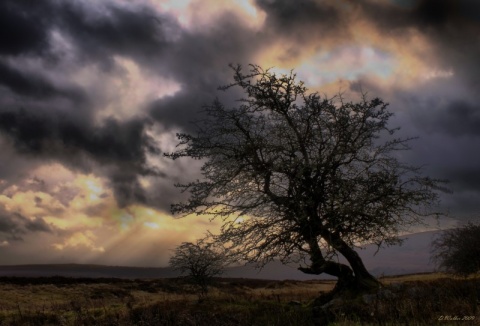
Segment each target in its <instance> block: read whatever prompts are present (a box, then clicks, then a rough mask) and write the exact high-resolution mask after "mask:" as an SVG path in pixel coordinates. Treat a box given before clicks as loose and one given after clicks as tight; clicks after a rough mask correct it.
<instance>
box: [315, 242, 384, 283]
mask: <svg viewBox="0 0 480 326" xmlns="http://www.w3.org/2000/svg"><path fill="white" fill-rule="evenodd" d="M324 239H325V240H326V241H327V242H328V243H329V244H330V245H331V246H332V247H333V248H335V250H337V251H338V252H339V253H341V254H342V256H343V257H345V259H346V260H347V261H348V263H349V264H350V267H351V268H352V270H353V274H354V278H355V281H354V285H353V288H352V289H353V290H355V291H358V292H369V291H374V290H378V288H379V287H380V286H381V284H380V282H379V281H378V280H377V279H376V278H375V277H374V276H373V275H372V274H370V273H369V272H368V271H367V269H366V268H365V265H364V264H363V261H362V259H361V258H360V256H359V255H358V253H357V252H356V251H355V250H354V249H352V248H351V247H350V246H349V245H348V244H347V243H346V242H345V241H343V240H342V239H341V238H340V237H339V236H338V235H335V234H328V235H326V237H324Z"/></svg>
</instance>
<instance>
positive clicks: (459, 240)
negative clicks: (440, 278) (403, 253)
mask: <svg viewBox="0 0 480 326" xmlns="http://www.w3.org/2000/svg"><path fill="white" fill-rule="evenodd" d="M432 259H433V261H434V262H435V263H436V264H437V266H438V267H439V268H440V269H441V270H444V271H446V272H449V273H453V274H458V275H463V276H468V275H470V274H475V273H478V272H480V225H477V224H473V223H467V224H466V225H464V226H463V227H460V228H456V229H450V230H445V231H443V232H442V233H441V234H440V236H438V237H437V238H436V239H435V240H434V241H433V242H432Z"/></svg>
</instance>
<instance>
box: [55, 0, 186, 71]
mask: <svg viewBox="0 0 480 326" xmlns="http://www.w3.org/2000/svg"><path fill="white" fill-rule="evenodd" d="M102 6H104V7H103V8H102V9H103V10H98V11H91V10H90V9H89V8H88V7H86V6H81V5H79V3H78V2H77V3H69V2H62V5H61V6H60V7H59V9H58V11H59V13H60V16H61V22H60V23H59V26H58V27H59V28H61V31H62V33H65V34H66V35H67V37H68V38H69V40H70V41H71V42H73V44H75V46H76V48H77V51H78V53H77V55H78V56H79V57H80V58H81V59H82V60H87V61H94V62H96V63H101V64H103V65H104V68H109V67H110V66H111V65H112V61H111V60H112V56H113V55H123V56H127V57H131V58H134V59H135V60H153V59H155V58H158V57H159V56H161V55H162V54H163V51H164V50H165V49H166V48H167V47H168V46H169V45H170V44H171V42H172V41H171V38H172V37H174V36H175V35H176V34H178V33H179V26H178V24H177V23H176V22H175V20H174V19H172V18H170V17H168V16H165V15H163V16H159V14H157V13H155V12H154V9H153V8H149V7H142V6H140V7H136V8H135V9H132V8H127V7H120V6H116V5H114V4H113V3H108V2H105V3H104V4H102Z"/></svg>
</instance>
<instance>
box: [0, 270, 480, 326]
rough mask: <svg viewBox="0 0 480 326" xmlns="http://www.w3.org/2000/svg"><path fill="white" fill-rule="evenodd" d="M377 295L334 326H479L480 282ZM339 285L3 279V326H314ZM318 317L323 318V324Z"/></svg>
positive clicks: (347, 304)
mask: <svg viewBox="0 0 480 326" xmlns="http://www.w3.org/2000/svg"><path fill="white" fill-rule="evenodd" d="M381 281H382V283H383V284H384V285H385V287H384V289H382V290H381V291H380V292H379V293H377V294H372V295H365V296H363V297H360V298H357V299H354V300H345V301H341V302H334V303H332V305H331V306H330V307H329V308H328V314H327V315H326V317H325V316H324V317H325V318H326V319H325V318H324V319H322V321H321V323H324V324H326V323H329V324H331V325H477V324H480V323H479V321H480V317H479V316H478V311H477V304H478V285H479V283H480V282H479V280H478V279H474V278H472V279H458V278H452V277H449V276H448V275H444V274H416V275H405V276H398V277H385V278H382V279H381ZM334 285H335V283H334V281H319V280H315V281H266V280H250V279H218V280H216V283H215V285H214V286H212V287H211V289H210V293H209V295H208V297H207V298H204V299H202V300H199V297H198V295H197V294H196V291H195V288H194V287H193V286H191V285H189V284H188V283H185V282H184V281H183V280H181V279H159V280H122V279H87V278H85V279H74V278H62V277H49V278H6V277H3V278H0V325H166V326H168V325H182V326H183V325H196V326H201V325H208V326H215V325H262V326H263V325H312V324H314V321H316V322H318V318H317V317H316V316H315V314H312V306H311V304H312V302H313V300H314V299H315V298H316V297H317V296H318V295H319V293H322V292H326V291H329V290H330V289H332V288H333V286H334ZM316 318H317V319H316Z"/></svg>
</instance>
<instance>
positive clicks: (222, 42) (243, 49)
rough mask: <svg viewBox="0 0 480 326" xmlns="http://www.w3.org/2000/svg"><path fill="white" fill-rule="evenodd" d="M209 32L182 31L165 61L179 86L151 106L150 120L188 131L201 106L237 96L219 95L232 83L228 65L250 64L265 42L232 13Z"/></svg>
mask: <svg viewBox="0 0 480 326" xmlns="http://www.w3.org/2000/svg"><path fill="white" fill-rule="evenodd" d="M212 24H214V25H215V26H214V27H212V28H211V29H210V30H208V31H196V32H191V31H184V32H183V33H182V37H181V39H179V40H178V41H177V42H176V43H175V44H173V45H172V46H171V47H170V49H169V51H168V53H167V54H166V56H165V57H164V59H165V60H166V62H168V70H169V72H170V73H171V74H172V75H174V77H175V80H176V81H177V82H178V83H179V84H180V85H181V88H182V89H181V90H180V91H179V92H178V93H176V94H175V95H174V96H167V97H165V98H162V99H160V100H158V101H155V102H154V103H152V105H151V108H150V112H151V115H152V117H154V118H155V119H156V120H157V121H159V122H161V123H162V124H164V125H165V126H166V127H171V126H175V127H181V128H182V129H188V128H190V127H191V124H190V122H191V121H192V120H195V115H196V114H197V113H198V111H200V110H201V107H202V106H203V105H208V104H211V103H212V101H213V100H214V99H215V97H217V96H222V97H223V100H225V101H227V102H229V103H232V102H233V101H234V99H237V98H238V97H239V94H238V93H235V91H233V92H232V91H231V92H228V93H226V94H222V93H220V92H218V91H217V89H218V87H219V86H223V85H226V84H228V83H230V82H231V80H232V70H231V69H230V68H229V67H228V65H229V64H230V63H234V64H236V63H241V64H247V63H249V62H250V61H251V60H252V58H253V56H254V55H255V54H256V52H257V51H258V50H259V47H260V45H261V44H262V43H264V42H267V41H264V39H263V38H262V36H261V35H259V34H256V33H255V32H253V31H252V30H249V29H248V28H247V27H245V26H244V25H243V24H242V23H241V22H240V20H239V19H238V18H237V17H236V16H235V15H233V14H231V13H230V14H225V15H224V16H223V17H222V18H220V19H218V20H217V21H215V22H212Z"/></svg>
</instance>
